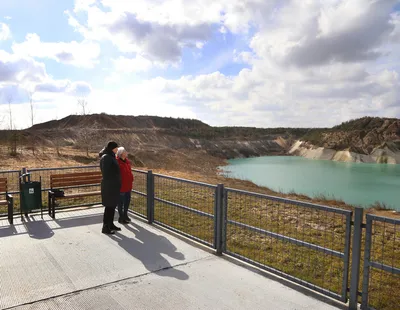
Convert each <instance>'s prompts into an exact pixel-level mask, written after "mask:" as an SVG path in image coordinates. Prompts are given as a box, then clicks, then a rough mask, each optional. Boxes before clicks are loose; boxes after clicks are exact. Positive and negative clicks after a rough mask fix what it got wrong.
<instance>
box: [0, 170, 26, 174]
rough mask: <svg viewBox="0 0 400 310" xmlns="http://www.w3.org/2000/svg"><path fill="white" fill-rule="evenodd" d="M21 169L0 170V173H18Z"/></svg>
mask: <svg viewBox="0 0 400 310" xmlns="http://www.w3.org/2000/svg"><path fill="white" fill-rule="evenodd" d="M20 172H21V170H1V171H0V174H2V173H20Z"/></svg>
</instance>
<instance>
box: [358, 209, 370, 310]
mask: <svg viewBox="0 0 400 310" xmlns="http://www.w3.org/2000/svg"><path fill="white" fill-rule="evenodd" d="M371 242H372V219H371V218H370V217H368V215H367V225H366V230H365V250H364V270H363V281H362V297H361V309H363V310H364V309H368V289H369V273H370V268H371V266H370V261H371Z"/></svg>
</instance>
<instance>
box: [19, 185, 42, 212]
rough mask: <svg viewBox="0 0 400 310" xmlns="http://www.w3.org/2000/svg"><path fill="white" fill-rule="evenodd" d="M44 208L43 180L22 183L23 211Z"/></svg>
mask: <svg viewBox="0 0 400 310" xmlns="http://www.w3.org/2000/svg"><path fill="white" fill-rule="evenodd" d="M38 209H42V184H41V182H36V181H32V182H31V181H28V182H24V183H21V213H25V215H27V214H28V212H30V211H32V210H38Z"/></svg>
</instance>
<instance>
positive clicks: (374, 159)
mask: <svg viewBox="0 0 400 310" xmlns="http://www.w3.org/2000/svg"><path fill="white" fill-rule="evenodd" d="M289 154H291V155H297V156H302V157H306V158H310V159H324V160H334V161H342V162H356V163H360V162H361V163H387V164H400V151H398V150H395V151H393V150H391V149H389V148H388V147H387V146H384V147H383V148H377V149H375V150H373V152H371V154H368V155H365V154H358V153H354V152H350V151H348V150H343V151H336V150H333V149H328V148H324V147H313V146H309V145H307V144H306V143H305V142H304V141H300V140H298V141H296V142H295V143H294V144H293V145H292V147H291V149H290V150H289Z"/></svg>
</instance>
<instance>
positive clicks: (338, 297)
mask: <svg viewBox="0 0 400 310" xmlns="http://www.w3.org/2000/svg"><path fill="white" fill-rule="evenodd" d="M226 254H228V255H230V256H232V257H235V258H237V259H239V260H242V261H245V262H247V263H249V264H251V265H254V266H256V267H258V268H260V269H264V270H266V271H268V272H271V273H274V274H276V275H278V276H280V277H282V278H285V279H287V280H290V281H292V282H295V283H297V284H300V285H302V286H305V287H307V288H309V289H312V290H314V291H317V292H319V293H322V294H324V295H327V296H329V297H331V298H333V299H336V300H340V301H343V300H344V298H343V296H341V295H339V294H337V293H334V292H332V291H330V290H327V289H325V288H322V287H319V286H317V285H314V284H312V283H310V282H307V281H304V280H301V279H299V278H296V277H294V276H291V275H289V274H287V273H285V272H283V271H280V270H278V269H275V268H272V267H269V266H266V265H264V264H261V263H259V262H256V261H254V260H252V259H249V258H247V257H245V256H242V255H240V254H237V253H234V252H231V251H226Z"/></svg>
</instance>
